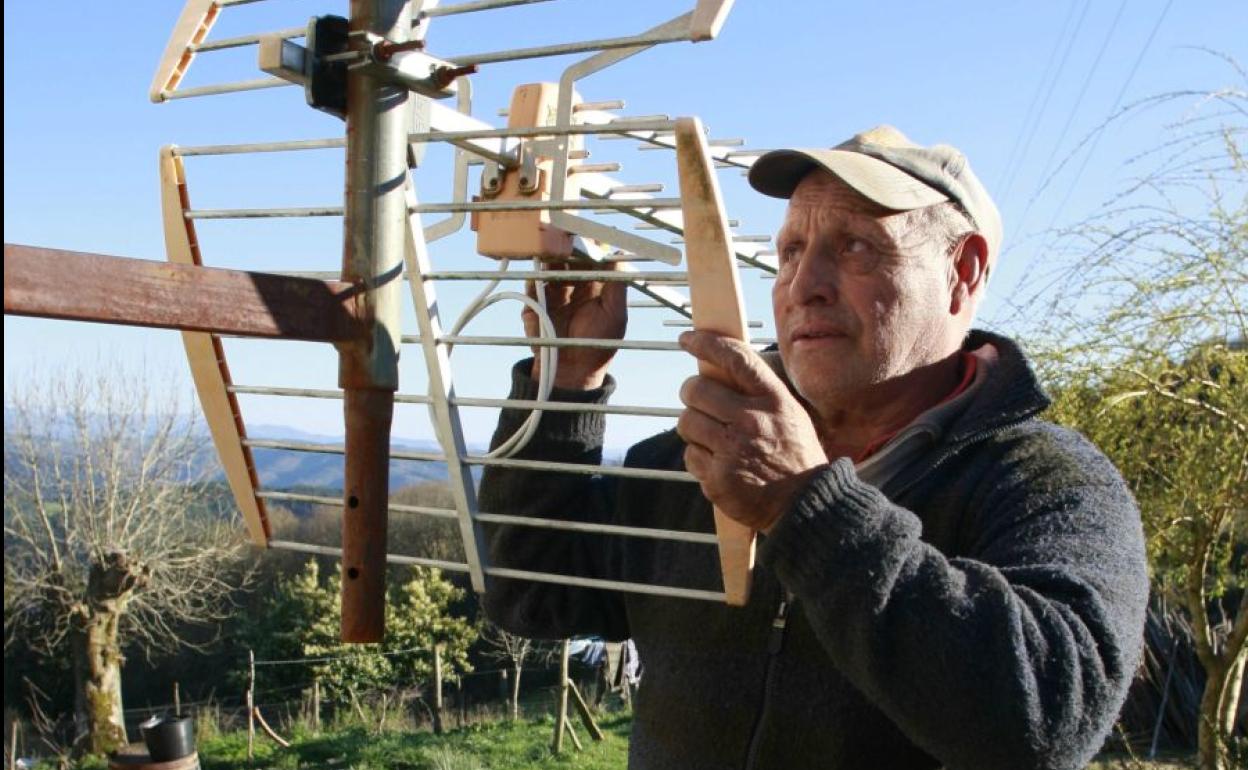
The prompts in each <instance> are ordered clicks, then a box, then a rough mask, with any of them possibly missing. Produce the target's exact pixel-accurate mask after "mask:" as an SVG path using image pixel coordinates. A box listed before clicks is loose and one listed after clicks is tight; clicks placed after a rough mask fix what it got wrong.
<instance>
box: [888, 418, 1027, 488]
mask: <svg viewBox="0 0 1248 770" xmlns="http://www.w3.org/2000/svg"><path fill="white" fill-rule="evenodd" d="M1034 417H1035V414H1029V415H1027V416H1026V417H1023V418H1021V419H1017V420H1012V421H1010V422H1007V423H1002V424H1001V425H998V426H996V427H993V428H988V429H986V430H982V431H980V432H979V433H973V434H971V435H970V436H967V437H966V438H964V439H962V440H961V441H959V442H958V444H957V446H953V447H950V448H949V449H948V450H947V451H945V452H944V453H943V454H941V455H940V457H937V458H936V459H935V460H934V461H932V462H931V463H929V464H928V466H927V467H926V468H924V469H923V470H922V472H920V473H919V474H918V475H917V476H914V477H912V478H909V479H906V481H905V483H904V484H902V485H901V486H900V487H898V488H897V489H895V490H890V491H889V492H888V497H889V499H892V500H895V499H897V498H899V497H901V496H902V495H904V494H905V493H906V492H908V491H909V490H910V488H911V487H913V486H914V485H915V484H918V483H919V482H920V481H922V480H923V479H925V478H927V477H928V476H929V475H931V474H932V472H933V471H935V470H936V469H937V468H939V467H940V466H942V465H944V464H945V463H946V462H948V461H949V460H950V459H951V458H953V457H954V456H956V455H959V454H961V453H962V450H964V449H966V448H967V447H969V446H973V445H975V444H978V443H979V442H981V441H984V440H986V439H989V438H992V437H993V436H995V435H997V434H998V433H1004V432H1005V431H1007V430H1009V429H1011V428H1015V427H1018V426H1019V425H1022V424H1023V423H1025V422H1028V421H1029V420H1031V419H1033V418H1034ZM885 486H887V484H886V485H885Z"/></svg>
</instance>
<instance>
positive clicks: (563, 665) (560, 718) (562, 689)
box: [550, 639, 571, 754]
mask: <svg viewBox="0 0 1248 770" xmlns="http://www.w3.org/2000/svg"><path fill="white" fill-rule="evenodd" d="M570 646H571V642H570V641H569V640H568V639H564V640H563V650H562V651H561V652H560V653H559V708H558V710H557V711H556V712H555V740H554V743H553V744H552V745H551V747H550V750H551V751H552V752H554V753H555V754H558V753H559V752H560V751H562V750H563V732H564V725H566V724H567V722H568V648H569V647H570Z"/></svg>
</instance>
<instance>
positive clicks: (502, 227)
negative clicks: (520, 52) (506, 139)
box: [472, 83, 584, 261]
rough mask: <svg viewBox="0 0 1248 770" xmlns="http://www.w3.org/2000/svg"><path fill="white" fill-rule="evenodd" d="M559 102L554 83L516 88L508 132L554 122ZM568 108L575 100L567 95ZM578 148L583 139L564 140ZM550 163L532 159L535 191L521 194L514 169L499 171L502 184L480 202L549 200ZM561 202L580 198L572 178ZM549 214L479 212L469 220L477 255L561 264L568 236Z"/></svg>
mask: <svg viewBox="0 0 1248 770" xmlns="http://www.w3.org/2000/svg"><path fill="white" fill-rule="evenodd" d="M558 103H559V84H558V83H528V84H526V85H521V86H517V87H516V90H515V91H514V92H513V93H512V96H511V106H510V108H509V109H508V112H507V127H508V128H531V127H533V126H548V125H551V124H552V123H554V121H555V113H556V111H557V105H558ZM572 103H573V104H579V103H580V98H579V97H577V96H573V99H572ZM582 147H584V137H582V136H571V137H569V138H568V149H569V150H570V151H571V150H579V149H581V148H582ZM553 166H554V160H553V159H552V158H550V157H544V156H542V157H538V158H537V162H536V170H537V174H538V179H537V181H536V188H537V189H536V190H535V191H533V192H529V193H525V192H521V190H520V176H521V174H520V170H519V169H511V170H508V171H503V172H502V177H501V178H502V185H501V189H500V190H499V192H498V194H497V195H495V196H493V197H489V198H486V200H494V201H516V200H543V201H545V200H550V189H551V181H552V180H551V176H550V175H551V172H552V170H553ZM564 197H566V198H567V199H569V200H575V199H576V198H579V197H580V187H579V186H578V184H577V179H576V175H575V174H573V175H571V176H569V177H568V182H567V184H566V186H565V188H564ZM550 219H551V218H550V212H549V211H538V210H534V211H482V212H477V213H476V214H475V215H474V216H473V218H472V227H473V229H474V230H476V231H477V253H478V254H481V255H483V256H487V257H495V258H500V259H502V258H506V259H544V260H548V261H549V260H565V259H568V258H569V257H571V256H572V236H571V235H570V234H569V233H567V232H565V231H563V230H561V229H559V228H557V227H555V226H554V225H552V224H551V222H550Z"/></svg>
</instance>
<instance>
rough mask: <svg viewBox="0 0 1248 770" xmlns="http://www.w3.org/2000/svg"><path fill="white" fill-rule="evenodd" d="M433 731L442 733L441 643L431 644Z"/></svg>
mask: <svg viewBox="0 0 1248 770" xmlns="http://www.w3.org/2000/svg"><path fill="white" fill-rule="evenodd" d="M433 732H434V734H435V735H441V734H442V645H440V644H435V645H434V646H433Z"/></svg>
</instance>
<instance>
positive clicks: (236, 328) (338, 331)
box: [4, 243, 362, 342]
mask: <svg viewBox="0 0 1248 770" xmlns="http://www.w3.org/2000/svg"><path fill="white" fill-rule="evenodd" d="M355 294H356V289H355V287H354V286H352V285H351V284H349V283H344V282H342V281H318V280H314V279H309V278H293V277H289V276H280V275H270V274H266V273H251V272H245V271H242V270H222V269H216V268H210V267H199V266H195V265H187V264H170V263H168V262H153V261H149V260H145V259H129V258H126V257H114V256H108V255H105V254H90V253H86V252H80V251H63V250H60V249H45V248H39V247H36V246H21V245H18V244H12V243H6V244H5V245H4V312H5V313H7V314H10V315H28V316H38V317H42V318H59V319H63V320H69V321H94V322H98V323H112V324H125V325H127V326H147V327H154V328H160V329H182V330H185V331H200V332H214V333H217V334H237V335H242V336H247V337H274V338H283V339H299V340H313V341H323V342H335V341H346V340H352V339H358V338H359V337H360V335H361V328H362V327H361V326H360V324H359V322H358V321H356V319H355V317H354V314H353V313H354V296H355Z"/></svg>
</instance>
